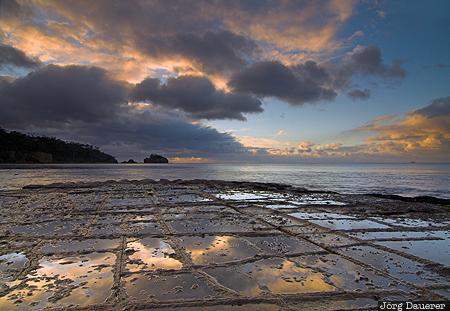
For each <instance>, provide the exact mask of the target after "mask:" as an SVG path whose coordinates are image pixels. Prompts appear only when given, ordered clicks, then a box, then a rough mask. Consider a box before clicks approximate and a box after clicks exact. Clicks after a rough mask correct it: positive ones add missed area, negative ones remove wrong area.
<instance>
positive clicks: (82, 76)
mask: <svg viewBox="0 0 450 311" xmlns="http://www.w3.org/2000/svg"><path fill="white" fill-rule="evenodd" d="M126 98H127V85H126V83H123V82H120V81H116V80H114V79H112V78H110V77H109V76H108V75H107V72H106V71H105V70H103V69H100V68H96V67H84V66H75V65H74V66H65V67H61V66H55V65H49V66H46V67H43V68H41V69H38V70H37V71H35V72H32V73H30V74H28V75H26V76H24V77H22V78H17V79H16V80H14V81H12V82H10V83H8V84H7V85H6V86H4V87H3V88H2V89H1V90H0V102H1V104H0V115H1V117H0V121H1V123H2V124H3V125H4V126H12V127H16V126H19V127H22V126H26V125H30V126H33V125H34V126H45V125H50V124H53V123H55V122H57V123H69V122H72V121H86V122H95V121H98V120H100V119H105V118H108V117H110V116H113V115H115V114H116V113H118V110H120V109H121V105H124V104H126Z"/></svg>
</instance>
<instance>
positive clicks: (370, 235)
mask: <svg viewBox="0 0 450 311" xmlns="http://www.w3.org/2000/svg"><path fill="white" fill-rule="evenodd" d="M350 235H351V236H354V237H356V238H358V239H362V240H383V239H405V240H407V239H420V238H436V239H450V232H448V231H379V232H355V233H350Z"/></svg>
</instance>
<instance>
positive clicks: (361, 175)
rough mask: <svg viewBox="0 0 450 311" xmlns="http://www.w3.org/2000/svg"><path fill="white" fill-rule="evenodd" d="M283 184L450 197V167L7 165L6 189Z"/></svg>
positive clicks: (2, 172)
mask: <svg viewBox="0 0 450 311" xmlns="http://www.w3.org/2000/svg"><path fill="white" fill-rule="evenodd" d="M144 178H151V179H161V178H166V179H178V178H181V179H195V178H200V179H223V180H239V181H258V182H277V183H285V184H291V185H296V186H302V187H306V188H308V189H321V190H333V191H338V192H342V193H365V192H380V193H389V194H400V195H406V196H417V195H432V196H436V197H441V198H450V164H295V165H284V164H279V165H278V164H277V165H274V164H170V165H164V164H162V165H161V164H133V165H129V164H113V165H111V164H89V165H84V164H83V165H79V164H78V165H77V164H61V165H1V166H0V189H14V188H20V187H22V186H24V185H28V184H47V183H54V182H69V181H104V180H110V179H115V180H120V179H144Z"/></svg>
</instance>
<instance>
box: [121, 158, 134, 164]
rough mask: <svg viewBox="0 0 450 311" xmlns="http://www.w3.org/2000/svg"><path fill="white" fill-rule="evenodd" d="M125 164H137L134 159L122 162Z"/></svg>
mask: <svg viewBox="0 0 450 311" xmlns="http://www.w3.org/2000/svg"><path fill="white" fill-rule="evenodd" d="M122 163H123V164H136V163H137V162H136V161H134V160H133V159H129V160H128V161H122Z"/></svg>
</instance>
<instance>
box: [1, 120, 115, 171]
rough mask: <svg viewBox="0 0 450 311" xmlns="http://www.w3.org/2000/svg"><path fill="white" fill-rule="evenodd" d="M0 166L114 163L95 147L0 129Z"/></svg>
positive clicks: (110, 156) (108, 156)
mask: <svg viewBox="0 0 450 311" xmlns="http://www.w3.org/2000/svg"><path fill="white" fill-rule="evenodd" d="M0 163H26V164H28V163H32V164H37V163H117V160H116V159H115V158H114V157H113V156H112V155H109V154H107V153H104V152H102V151H100V150H99V149H98V148H97V147H95V146H91V145H87V144H80V143H74V142H65V141H63V140H60V139H57V138H54V137H44V136H31V135H26V134H23V133H19V132H15V131H10V132H8V131H6V130H4V129H2V128H0Z"/></svg>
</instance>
